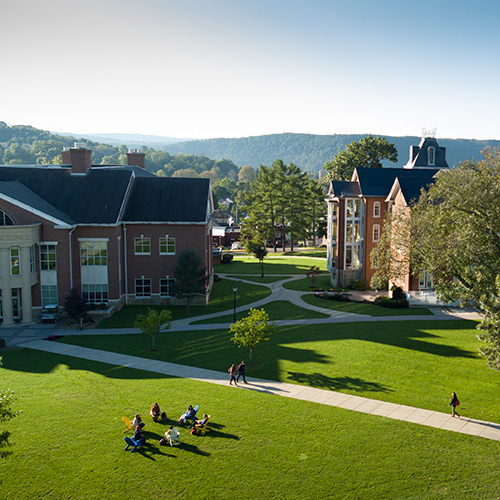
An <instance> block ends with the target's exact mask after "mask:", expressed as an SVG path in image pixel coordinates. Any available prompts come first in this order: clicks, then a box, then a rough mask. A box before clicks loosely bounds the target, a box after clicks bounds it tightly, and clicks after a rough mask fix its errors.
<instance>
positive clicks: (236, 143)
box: [166, 133, 500, 174]
mask: <svg viewBox="0 0 500 500" xmlns="http://www.w3.org/2000/svg"><path fill="white" fill-rule="evenodd" d="M365 136H366V134H345V135H341V134H337V135H313V134H292V133H286V134H273V135H261V136H255V137H243V138H240V139H205V140H194V141H186V142H180V143H176V144H170V145H168V146H166V150H167V151H168V152H169V154H172V155H173V154H179V153H184V154H191V155H198V154H203V155H205V156H207V157H209V158H213V159H223V158H225V159H228V160H231V161H232V162H234V163H236V165H239V166H243V165H251V166H252V167H255V168H258V166H259V165H260V164H263V165H271V163H272V162H273V161H274V160H276V159H277V158H281V159H282V160H283V161H284V162H285V163H290V162H293V163H295V164H296V165H297V166H298V167H300V168H301V169H302V170H305V171H307V172H311V173H315V174H316V173H317V172H318V171H319V170H320V169H321V167H322V166H323V165H324V164H325V163H326V162H327V161H329V160H332V159H333V157H334V156H335V155H336V154H337V153H338V152H339V151H340V150H342V149H344V148H345V147H346V145H347V144H350V143H351V142H352V141H359V140H360V139H361V138H362V137H365ZM386 137H387V139H388V141H389V142H392V143H394V145H395V146H396V148H397V150H398V155H399V161H398V163H397V165H393V164H392V163H388V164H387V165H386V166H398V167H401V166H403V165H404V164H405V163H406V162H407V161H408V155H409V148H410V146H411V145H418V143H419V142H420V137H409V136H406V137H389V136H386ZM438 142H439V145H440V146H444V147H446V158H447V160H448V164H449V165H450V166H453V165H456V164H457V163H459V162H461V161H464V160H469V159H471V158H475V159H480V157H481V155H480V151H481V149H483V148H484V147H486V146H492V147H500V141H498V140H475V139H439V138H438Z"/></svg>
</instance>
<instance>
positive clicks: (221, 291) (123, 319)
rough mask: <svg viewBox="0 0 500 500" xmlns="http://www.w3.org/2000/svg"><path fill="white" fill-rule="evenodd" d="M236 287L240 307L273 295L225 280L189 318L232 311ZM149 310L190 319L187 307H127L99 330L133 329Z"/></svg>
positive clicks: (175, 317) (215, 285) (214, 287)
mask: <svg viewBox="0 0 500 500" xmlns="http://www.w3.org/2000/svg"><path fill="white" fill-rule="evenodd" d="M234 285H236V286H237V288H238V291H237V292H236V301H237V304H238V305H239V306H242V305H245V304H251V303H252V302H255V301H257V300H261V299H263V298H265V297H267V296H268V295H270V294H271V291H270V290H269V288H267V287H264V286H259V285H252V284H249V283H242V282H235V281H232V280H225V279H223V280H221V281H219V282H217V283H214V286H213V290H212V294H211V296H210V302H209V304H208V306H191V307H190V311H189V317H195V316H200V315H203V314H211V313H214V312H219V311H225V310H227V309H231V308H232V307H233V297H234V294H233V286H234ZM148 308H150V309H157V310H159V309H169V310H170V311H171V312H172V320H176V319H183V318H186V317H188V316H187V314H186V306H125V307H124V308H123V309H122V310H121V311H119V312H118V313H116V314H114V315H113V316H112V317H111V318H106V319H104V320H103V321H101V323H99V328H130V327H133V326H134V321H135V318H136V316H137V314H139V313H142V314H143V313H145V312H147V310H148Z"/></svg>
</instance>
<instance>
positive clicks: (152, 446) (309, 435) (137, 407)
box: [0, 349, 500, 500]
mask: <svg viewBox="0 0 500 500" xmlns="http://www.w3.org/2000/svg"><path fill="white" fill-rule="evenodd" d="M3 356H4V368H3V369H1V375H2V385H5V386H10V387H11V388H12V389H13V390H14V391H15V392H16V393H17V394H18V395H19V396H21V397H22V399H20V400H19V401H18V402H17V403H16V409H22V410H23V413H22V414H21V415H20V416H18V417H16V418H15V419H13V420H12V421H10V422H9V423H8V428H9V430H10V431H11V432H12V436H11V441H12V443H13V447H12V451H13V452H14V453H13V455H11V456H10V457H8V458H7V459H4V460H0V491H1V497H2V498H6V499H10V498H18V497H20V496H22V497H24V498H30V499H57V500H59V499H61V498H65V499H103V498H106V499H120V500H121V499H123V498H136V499H150V498H183V499H191V498H199V499H222V500H224V499H233V498H235V497H241V496H244V497H245V498H251V499H255V500H261V499H262V500H268V499H292V500H293V499H316V498H328V499H346V498H347V499H357V498H369V499H400V498H412V499H429V498H436V499H437V498H450V499H451V498H453V499H455V498H471V499H472V498H474V499H483V498H484V499H486V498H488V499H490V498H497V497H498V485H499V484H500V469H499V468H498V463H497V460H496V457H497V456H498V449H499V448H498V445H499V444H498V442H495V441H490V440H487V439H482V438H478V437H474V436H467V435H462V434H456V433H452V432H446V431H441V430H439V429H433V428H427V427H422V426H418V425H414V424H411V423H406V422H400V421H395V420H389V419H386V418H383V417H377V416H370V415H364V414H359V413H356V412H352V411H348V410H343V409H339V408H333V407H328V406H323V405H320V404H315V403H308V402H304V401H299V400H292V399H288V398H281V397H277V396H273V395H269V394H265V393H259V392H250V391H246V390H244V389H239V388H234V387H229V386H227V387H224V386H216V385H210V384H206V383H203V382H195V381H189V380H185V379H176V378H167V377H163V376H156V375H154V374H151V373H146V372H141V371H137V370H132V369H129V368H124V367H114V366H109V365H104V364H100V363H95V362H90V361H84V360H79V359H76V358H70V357H64V356H58V355H53V354H49V353H40V352H35V351H30V350H27V349H26V350H19V351H7V352H4V353H3ZM154 401H158V402H159V403H160V405H161V407H162V409H164V410H165V411H166V412H167V415H168V417H170V418H178V416H179V415H180V414H181V413H182V411H183V410H184V409H185V407H186V405H187V404H189V403H193V404H194V403H197V404H199V405H200V411H201V412H208V413H210V414H211V415H212V418H211V430H210V431H209V433H208V434H207V435H206V436H190V435H189V434H188V433H187V431H186V430H184V429H181V440H182V443H183V444H182V445H181V446H180V447H176V448H170V447H160V446H159V445H158V440H159V439H160V437H161V436H162V435H163V433H164V431H165V430H166V428H167V427H166V426H165V425H162V424H154V423H152V422H151V421H150V419H149V418H145V421H146V427H145V429H144V430H145V433H146V436H147V438H148V441H149V442H148V444H147V445H146V447H144V448H143V449H141V450H140V451H138V452H136V453H130V452H126V451H124V450H123V448H124V446H125V443H124V441H123V436H124V435H125V434H124V433H123V429H124V427H123V424H122V422H121V417H122V416H123V415H127V416H128V417H131V416H132V415H133V414H134V413H136V412H140V413H141V414H142V415H143V416H144V417H146V415H147V412H148V408H149V406H150V405H151V403H152V402H154ZM129 435H130V434H129Z"/></svg>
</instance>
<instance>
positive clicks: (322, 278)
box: [283, 274, 332, 292]
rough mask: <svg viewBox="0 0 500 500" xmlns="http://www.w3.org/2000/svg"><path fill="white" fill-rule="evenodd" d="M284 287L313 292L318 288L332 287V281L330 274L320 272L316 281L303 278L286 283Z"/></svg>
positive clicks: (326, 288) (327, 288)
mask: <svg viewBox="0 0 500 500" xmlns="http://www.w3.org/2000/svg"><path fill="white" fill-rule="evenodd" d="M283 288H286V289H287V290H297V291H299V292H312V291H314V290H318V289H322V290H329V289H330V288H332V282H331V278H330V275H329V274H320V275H318V276H317V277H316V279H315V280H314V283H312V282H311V280H310V279H309V278H301V279H297V280H292V281H288V282H287V283H284V284H283Z"/></svg>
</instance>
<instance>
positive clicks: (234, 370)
mask: <svg viewBox="0 0 500 500" xmlns="http://www.w3.org/2000/svg"><path fill="white" fill-rule="evenodd" d="M228 372H229V376H230V377H231V378H230V380H229V385H232V384H233V380H234V385H236V386H237V385H238V384H237V383H236V374H237V373H238V368H236V366H234V363H233V364H232V365H231V366H230V367H229V370H228Z"/></svg>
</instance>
